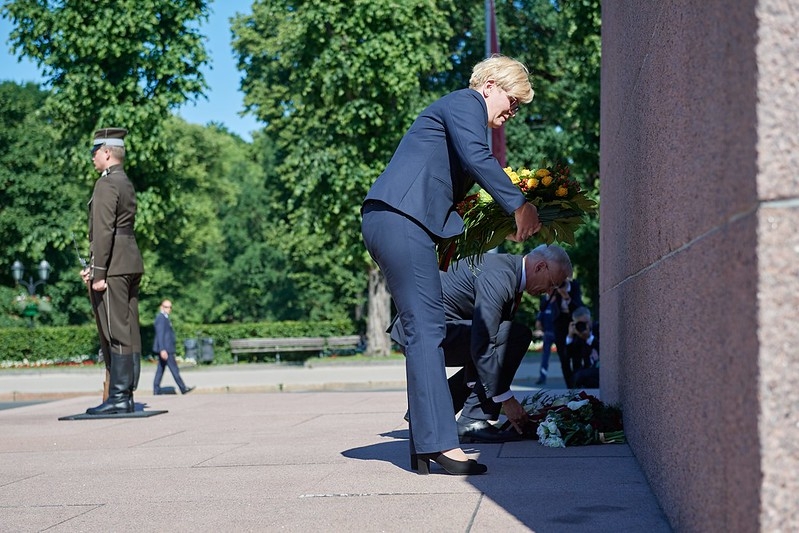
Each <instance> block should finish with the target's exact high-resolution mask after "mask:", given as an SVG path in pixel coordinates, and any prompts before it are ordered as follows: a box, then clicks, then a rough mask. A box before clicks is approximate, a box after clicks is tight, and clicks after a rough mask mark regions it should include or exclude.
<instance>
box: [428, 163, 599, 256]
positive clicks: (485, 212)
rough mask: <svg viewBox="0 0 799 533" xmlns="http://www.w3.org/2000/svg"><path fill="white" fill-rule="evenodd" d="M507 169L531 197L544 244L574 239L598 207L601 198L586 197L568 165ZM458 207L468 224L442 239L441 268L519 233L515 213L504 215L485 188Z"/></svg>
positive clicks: (510, 175) (525, 195) (539, 233)
mask: <svg viewBox="0 0 799 533" xmlns="http://www.w3.org/2000/svg"><path fill="white" fill-rule="evenodd" d="M504 170H505V173H506V174H507V175H508V178H510V180H511V181H512V182H513V183H514V184H515V185H516V186H517V187H519V189H520V190H521V191H522V193H523V194H524V197H525V198H527V201H528V202H530V203H532V204H533V205H534V206H536V208H537V209H538V219H539V220H540V221H541V223H542V228H541V230H540V231H539V232H538V233H537V234H536V235H535V236H534V238H536V239H537V240H539V241H541V242H543V243H546V244H552V243H553V242H555V241H558V242H563V243H568V244H574V232H575V231H576V230H577V228H578V227H580V225H582V224H583V223H584V222H585V218H586V216H587V215H588V214H589V213H594V212H595V211H596V209H597V203H596V201H595V200H593V199H591V198H588V196H586V194H585V192H583V191H582V189H581V188H580V184H579V183H578V182H577V181H576V180H573V179H571V177H570V175H569V167H568V166H566V165H562V164H554V165H546V164H542V165H541V167H540V168H537V169H529V168H524V167H520V168H518V169H516V170H514V169H513V168H512V167H507V168H505V169H504ZM456 209H457V211H458V214H460V215H461V217H463V222H464V225H465V227H466V229H465V231H464V232H463V233H462V234H460V235H457V236H455V237H452V238H449V239H444V240H442V241H441V243H440V244H439V246H438V250H439V264H440V266H441V267H442V269H443V270H446V267H447V266H448V265H449V263H450V262H451V261H457V260H458V259H467V260H468V261H470V262H472V263H474V261H475V260H476V259H477V258H478V257H479V256H480V255H482V254H483V253H485V252H487V251H489V250H491V249H493V248H496V247H497V246H499V245H500V244H502V241H504V240H505V239H506V238H507V237H508V235H511V234H513V233H515V232H516V221H515V219H514V217H513V215H512V214H511V215H508V214H506V213H505V211H504V210H503V209H502V207H500V206H499V205H498V204H497V203H496V202H495V201H494V199H493V198H492V197H491V195H489V194H488V193H487V192H486V191H485V190H483V189H481V190H480V191H479V192H478V193H476V194H472V195H470V196H467V197H466V198H464V200H463V201H461V202H460V203H459V204H458V205H457V206H456Z"/></svg>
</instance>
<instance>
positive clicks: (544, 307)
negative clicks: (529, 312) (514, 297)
mask: <svg viewBox="0 0 799 533" xmlns="http://www.w3.org/2000/svg"><path fill="white" fill-rule="evenodd" d="M551 297H552V294H551V293H550V294H545V295H544V296H542V297H541V299H540V300H539V302H540V310H539V311H538V315H537V316H536V319H535V329H536V330H538V331H540V332H541V335H542V342H543V345H542V346H541V368H540V370H539V375H538V381H536V382H535V384H536V385H546V383H547V376H548V375H549V357H550V355H552V345H553V344H554V342H555V312H554V310H553V307H552V306H551V305H550V299H551Z"/></svg>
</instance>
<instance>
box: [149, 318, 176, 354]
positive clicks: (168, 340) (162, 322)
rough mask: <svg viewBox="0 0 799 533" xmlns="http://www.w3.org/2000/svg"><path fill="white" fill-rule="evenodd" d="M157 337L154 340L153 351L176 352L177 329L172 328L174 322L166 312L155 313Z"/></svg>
mask: <svg viewBox="0 0 799 533" xmlns="http://www.w3.org/2000/svg"><path fill="white" fill-rule="evenodd" d="M154 327H155V339H154V340H153V353H156V354H157V353H161V350H166V351H167V353H169V354H172V355H174V354H175V330H174V329H172V322H170V321H169V318H168V317H167V316H166V315H165V314H164V313H158V314H157V315H155V324H154Z"/></svg>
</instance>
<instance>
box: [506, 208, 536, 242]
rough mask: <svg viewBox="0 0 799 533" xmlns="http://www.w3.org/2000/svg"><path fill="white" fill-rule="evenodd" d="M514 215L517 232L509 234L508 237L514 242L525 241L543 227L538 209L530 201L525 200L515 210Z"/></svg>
mask: <svg viewBox="0 0 799 533" xmlns="http://www.w3.org/2000/svg"><path fill="white" fill-rule="evenodd" d="M513 216H514V217H515V218H516V234H515V235H508V239H510V240H512V241H514V242H524V241H526V240H527V239H529V238H530V237H532V236H533V235H534V234H535V233H538V230H540V229H541V221H540V220H538V209H536V207H535V206H534V205H533V204H531V203H530V202H524V203H523V204H522V205H521V207H519V208H518V209H517V210H516V211H514V212H513Z"/></svg>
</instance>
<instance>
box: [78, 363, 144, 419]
mask: <svg viewBox="0 0 799 533" xmlns="http://www.w3.org/2000/svg"><path fill="white" fill-rule="evenodd" d="M133 359H134V358H133V355H132V354H118V353H113V352H112V353H111V385H110V387H109V389H108V399H107V400H106V401H104V402H103V403H101V404H100V405H98V406H97V407H92V408H90V409H86V414H88V415H112V414H118V413H132V412H133V394H132V393H131V389H132V387H133Z"/></svg>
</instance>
